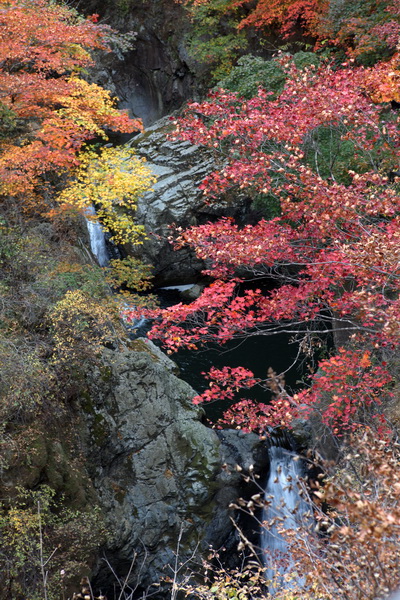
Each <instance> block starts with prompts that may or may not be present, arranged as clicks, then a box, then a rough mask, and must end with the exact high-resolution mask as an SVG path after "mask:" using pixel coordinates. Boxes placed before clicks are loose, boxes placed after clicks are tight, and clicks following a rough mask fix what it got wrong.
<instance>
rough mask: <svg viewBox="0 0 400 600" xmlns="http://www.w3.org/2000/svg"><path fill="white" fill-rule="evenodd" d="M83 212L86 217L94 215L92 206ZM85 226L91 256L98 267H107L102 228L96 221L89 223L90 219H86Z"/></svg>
mask: <svg viewBox="0 0 400 600" xmlns="http://www.w3.org/2000/svg"><path fill="white" fill-rule="evenodd" d="M85 212H86V214H87V215H94V214H96V211H95V209H94V206H90V207H89V208H87V209H86V211H85ZM86 226H87V230H88V234H89V240H90V249H91V251H92V254H93V255H94V256H95V257H96V259H97V262H98V263H99V265H100V267H106V266H107V265H108V261H109V256H108V251H107V245H106V238H105V235H104V231H103V228H102V226H101V225H100V223H98V222H97V221H91V220H90V219H86Z"/></svg>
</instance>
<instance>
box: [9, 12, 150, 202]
mask: <svg viewBox="0 0 400 600" xmlns="http://www.w3.org/2000/svg"><path fill="white" fill-rule="evenodd" d="M96 20H97V15H93V16H92V17H91V18H89V19H83V18H82V17H80V16H79V15H78V13H77V12H76V11H75V10H74V9H72V8H70V7H68V6H66V5H65V4H56V3H55V2H50V1H49V0H0V113H1V116H2V125H1V126H0V195H1V196H2V197H3V198H6V197H10V196H12V197H14V198H18V199H21V200H22V202H23V205H24V206H25V207H26V206H28V207H30V208H31V207H32V206H35V207H37V205H38V204H41V203H42V202H43V200H44V199H46V198H47V197H48V194H49V189H50V181H52V182H54V181H55V179H54V176H55V175H56V176H60V175H65V174H66V173H69V172H70V171H71V169H74V168H76V167H77V166H79V162H80V159H79V157H78V153H79V151H81V150H82V148H83V146H84V144H85V143H86V142H87V141H88V140H90V139H93V138H103V139H105V138H106V137H107V135H106V130H107V129H108V130H114V131H121V132H130V131H133V130H135V129H138V128H140V127H141V125H140V122H139V121H132V120H131V119H129V118H128V116H127V115H126V114H124V113H121V112H120V111H118V110H117V108H116V106H115V102H114V100H113V99H112V97H111V95H110V93H109V92H108V91H106V90H104V89H102V88H100V87H99V86H97V85H95V84H93V83H88V82H87V81H86V80H85V79H84V76H85V74H86V69H87V67H89V66H90V65H91V64H92V58H91V56H90V51H92V50H110V49H111V40H112V37H113V32H112V30H111V29H110V28H109V27H108V26H105V25H98V24H96V23H95V21H96ZM56 180H57V179H56Z"/></svg>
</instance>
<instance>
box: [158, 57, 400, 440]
mask: <svg viewBox="0 0 400 600" xmlns="http://www.w3.org/2000/svg"><path fill="white" fill-rule="evenodd" d="M282 61H283V62H282V64H283V65H284V66H285V68H286V69H287V74H288V78H287V81H286V85H285V88H284V90H283V91H282V92H281V94H280V95H279V96H278V97H277V98H276V99H275V100H271V99H270V95H269V94H268V92H265V91H264V90H262V89H260V91H259V93H258V95H257V96H256V97H254V98H252V99H251V100H247V101H245V100H243V99H241V98H239V97H238V96H237V95H235V94H234V93H228V92H225V91H223V90H222V91H217V92H215V93H212V94H211V96H210V97H209V99H208V100H207V101H205V102H203V103H202V104H198V103H195V104H192V105H190V106H189V108H188V110H187V113H186V115H185V116H184V117H183V118H182V119H180V120H178V122H177V128H178V129H177V135H178V136H180V137H182V138H184V139H187V140H190V141H192V142H194V143H199V144H205V145H208V146H210V147H211V148H213V149H214V151H215V153H216V157H217V159H219V161H220V168H219V169H218V171H215V172H214V173H213V174H211V175H210V176H209V177H208V178H207V179H206V180H205V181H204V182H203V184H202V188H203V190H204V193H205V194H206V196H207V197H208V198H209V199H210V201H212V198H213V197H216V196H218V195H220V194H221V193H223V192H225V191H226V190H231V192H236V193H246V194H248V195H250V196H251V197H253V198H257V197H259V196H260V195H261V196H264V197H266V198H268V199H269V200H271V199H272V201H274V202H275V204H276V207H277V209H278V210H279V216H275V217H274V218H272V219H270V220H266V219H261V220H260V222H259V223H257V224H256V225H246V226H244V227H243V226H238V225H237V224H235V223H234V222H233V221H232V220H231V219H222V220H220V221H218V222H216V223H208V224H205V225H201V226H197V227H192V228H190V229H188V230H186V231H179V230H178V235H177V238H176V242H175V243H176V244H177V246H178V247H181V246H184V245H188V246H191V247H192V248H193V249H194V250H195V252H196V254H197V256H198V257H199V258H201V259H203V260H205V261H206V265H207V268H206V271H205V273H206V274H207V275H208V276H211V277H213V278H214V279H215V281H214V283H212V284H211V285H210V286H209V287H208V288H206V290H205V291H204V293H203V294H202V296H201V297H200V298H199V299H198V300H196V301H195V302H193V303H191V304H189V305H182V304H179V305H177V306H175V307H173V308H171V309H169V310H167V311H165V312H164V313H163V314H162V320H161V322H158V323H157V324H156V325H155V327H154V329H153V333H152V335H153V336H154V337H157V338H161V339H163V340H164V343H165V344H166V346H167V348H168V349H169V350H170V351H174V350H176V349H178V348H181V347H186V348H196V347H198V345H199V344H201V343H202V342H204V341H210V340H215V341H217V342H218V344H224V343H225V342H227V341H228V340H231V339H233V338H243V337H246V336H254V335H269V334H273V333H275V332H277V331H284V330H286V329H287V328H288V326H289V324H290V326H291V327H292V328H293V327H295V328H297V331H298V336H299V339H300V340H301V341H300V345H301V346H302V347H303V349H304V348H312V344H313V332H316V331H319V332H323V331H326V332H328V331H330V330H331V329H332V326H333V328H334V329H335V330H336V331H337V333H338V337H337V339H338V340H339V335H340V333H343V334H344V337H343V336H342V339H347V340H349V339H350V340H351V343H352V347H351V348H349V349H343V350H340V351H339V354H338V355H337V356H336V357H332V358H330V359H329V360H328V361H327V362H325V363H321V365H320V369H319V370H318V371H317V372H316V373H314V374H313V375H312V377H311V383H313V385H312V387H311V390H313V391H310V390H308V389H305V390H303V391H301V392H299V393H298V394H295V395H289V394H287V393H285V392H283V391H282V393H280V394H278V396H277V398H276V400H275V401H273V402H272V404H271V405H269V406H268V407H267V408H266V407H262V409H260V406H259V405H255V406H253V408H254V411H255V413H254V414H257V415H258V417H257V418H258V419H259V418H260V410H261V412H263V413H264V417H265V418H264V420H263V421H262V423H263V425H265V424H267V423H269V424H271V425H288V424H290V422H291V421H292V419H293V418H294V417H298V416H301V415H303V416H304V415H306V414H309V411H310V409H312V408H313V407H314V408H315V407H317V406H319V405H321V406H322V407H323V408H322V413H323V419H324V421H325V422H326V423H327V424H330V425H332V426H333V427H334V428H335V429H337V430H338V431H339V430H340V429H341V428H342V429H343V428H345V429H346V428H353V427H354V426H356V423H357V422H360V419H361V420H362V418H363V417H362V416H361V415H362V414H363V413H365V411H366V412H367V413H368V411H369V410H371V411H372V412H374V410H375V409H376V407H377V400H378V398H379V396H380V395H381V396H382V394H381V392H382V390H384V389H386V388H387V386H388V384H389V382H390V375H389V374H388V373H387V371H386V370H385V365H383V366H382V364H380V360H381V359H382V356H386V357H390V355H391V352H392V350H393V349H394V348H395V347H396V346H397V344H398V337H399V330H398V320H399V297H398V291H399V290H398V275H399V273H398V253H399V245H398V240H399V235H400V231H399V217H398V207H399V196H398V188H397V184H396V181H395V180H393V179H392V178H389V177H388V174H389V173H390V172H391V171H392V170H393V169H395V168H396V165H397V160H398V143H399V139H398V131H397V119H396V114H395V113H393V112H391V111H390V110H389V107H388V105H387V104H385V103H383V104H382V103H381V102H380V100H381V99H382V98H379V97H377V96H376V92H375V88H374V82H375V81H376V79H375V75H378V74H379V73H380V72H381V70H382V71H385V72H386V73H387V74H388V76H387V77H388V78H387V79H386V81H385V83H384V84H383V86H384V87H385V94H386V97H385V99H386V98H387V97H388V96H389V95H390V94H395V93H397V86H396V85H394V83H393V80H391V79H390V76H389V73H388V71H389V72H390V69H391V68H392V65H388V64H385V65H377V66H376V67H374V68H371V69H365V68H362V67H358V68H350V67H343V68H342V69H339V70H337V69H336V70H335V69H333V68H331V67H330V66H329V65H323V66H321V67H319V68H317V67H314V68H313V67H310V68H309V69H306V70H300V69H297V68H296V67H295V66H294V65H293V64H291V62H290V61H288V59H287V58H286V57H284V58H283V59H282ZM326 134H327V135H328V138H329V139H330V140H336V142H337V141H339V144H343V145H347V150H348V154H347V155H346V157H345V159H344V158H343V157H341V156H340V152H338V151H337V149H336V142H335V144H334V145H333V146H332V147H331V151H330V152H326V148H325V149H324V151H323V148H322V145H321V140H324V139H326ZM340 147H341V146H340ZM394 179H395V178H394ZM246 278H251V279H252V280H253V282H254V280H255V279H257V280H259V281H260V284H261V285H262V283H263V282H265V281H266V280H269V281H271V279H272V280H275V281H276V287H275V288H274V289H273V290H272V291H268V292H265V287H264V288H262V287H260V288H256V287H255V286H254V285H252V287H251V289H244V290H243V289H242V290H240V289H239V288H238V287H237V285H238V284H239V283H240V282H241V281H243V280H245V279H246ZM317 323H318V324H317ZM337 346H340V342H338V344H337ZM385 360H386V359H385ZM253 380H254V377H253V375H252V373H245V374H244V375H243V374H242V373H241V372H239V371H238V370H232V371H229V372H227V371H224V370H222V371H221V370H216V369H214V370H213V372H212V373H211V382H210V389H209V390H208V391H206V393H205V394H204V395H203V396H202V397H201V398H200V399H199V400H201V399H203V400H210V399H215V398H217V397H218V398H221V397H224V395H226V394H227V393H228V395H229V394H231V393H232V391H233V390H235V389H236V388H240V387H241V386H242V387H251V386H250V384H249V381H250V382H252V383H254V381H253ZM257 383H258V382H257ZM385 393H387V392H384V393H383V396H382V397H385ZM245 402H246V404H245V406H244V411H242V413H243V414H244V415H247V416H249V415H250V414H251V413H250V408H251V407H250V406H249V403H248V402H247V401H245ZM245 418H246V417H245V416H243V415H242V421H241V423H242V424H243V419H245ZM249 418H250V417H249ZM377 418H378V420H379V418H380V417H377ZM259 422H261V421H259Z"/></svg>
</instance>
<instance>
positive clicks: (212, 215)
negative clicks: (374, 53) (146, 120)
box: [129, 117, 245, 285]
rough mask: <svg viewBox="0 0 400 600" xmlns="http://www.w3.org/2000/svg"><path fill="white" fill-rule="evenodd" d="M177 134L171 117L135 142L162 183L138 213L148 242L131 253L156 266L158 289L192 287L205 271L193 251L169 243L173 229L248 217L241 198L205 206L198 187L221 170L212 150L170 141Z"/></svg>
mask: <svg viewBox="0 0 400 600" xmlns="http://www.w3.org/2000/svg"><path fill="white" fill-rule="evenodd" d="M173 129H174V125H173V123H172V121H171V119H170V118H168V117H166V118H163V119H160V120H159V121H157V123H155V124H154V125H153V126H151V127H149V128H148V129H147V130H146V131H145V133H144V134H141V135H139V136H137V137H135V138H134V139H133V140H132V141H131V142H130V145H132V147H134V148H135V150H136V152H137V153H138V154H139V155H140V156H142V157H144V158H145V159H146V161H147V163H148V165H149V167H150V168H151V170H152V171H153V173H154V175H156V176H157V183H156V184H155V185H154V186H153V191H151V192H148V193H146V194H145V195H144V196H143V198H142V199H141V200H140V201H139V203H138V209H137V213H136V220H137V222H138V223H140V224H142V225H144V227H145V229H146V232H147V235H148V238H149V239H148V240H147V241H145V242H144V244H143V245H140V246H137V247H136V248H133V249H130V250H129V253H130V254H134V255H135V256H138V257H140V258H142V259H144V260H145V261H147V262H150V263H151V264H153V265H154V268H155V276H156V281H157V285H166V284H170V283H175V282H179V283H184V282H186V281H189V282H191V281H193V279H194V278H195V277H196V276H198V273H199V271H200V270H201V268H203V266H204V265H203V263H201V262H200V261H199V260H197V259H196V258H195V257H194V256H193V254H191V253H190V252H189V251H188V250H186V249H183V250H179V251H176V250H173V248H172V245H171V243H170V242H169V241H168V238H169V237H170V236H171V229H170V226H171V224H172V223H175V224H176V225H178V226H180V227H188V226H190V225H198V224H202V223H206V222H208V221H210V220H215V219H217V218H219V217H221V216H238V215H240V214H242V213H243V212H244V211H245V200H244V199H238V198H236V199H235V203H234V204H233V203H232V204H228V203H227V202H225V201H220V202H217V201H214V202H213V203H212V204H207V203H206V202H205V198H204V195H203V192H202V191H201V190H200V189H199V186H200V184H201V182H202V181H203V179H204V178H205V177H206V176H207V175H209V174H210V173H211V172H212V171H213V170H215V169H216V168H217V166H216V164H215V162H214V160H213V158H212V156H211V153H210V151H209V150H207V149H205V148H199V147H198V146H194V145H193V144H191V143H190V142H186V141H182V140H170V139H168V134H169V133H171V132H172V131H173Z"/></svg>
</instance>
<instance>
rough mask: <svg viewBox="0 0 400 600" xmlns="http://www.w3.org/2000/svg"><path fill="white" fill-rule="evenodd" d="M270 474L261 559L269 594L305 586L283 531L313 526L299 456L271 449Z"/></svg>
mask: <svg viewBox="0 0 400 600" xmlns="http://www.w3.org/2000/svg"><path fill="white" fill-rule="evenodd" d="M269 457H270V472H269V476H268V480H267V482H266V485H265V491H264V500H265V507H264V509H263V514H262V520H263V523H264V526H263V527H262V530H261V540H260V545H261V550H262V560H263V563H264V565H265V567H266V571H265V577H266V579H267V580H268V581H269V582H270V584H269V591H270V593H273V591H274V589H279V588H291V587H294V585H297V586H298V585H302V583H303V582H302V578H301V576H299V575H298V574H297V573H294V572H293V571H294V569H293V567H294V565H293V561H292V560H291V557H290V551H289V544H288V541H287V540H286V539H285V535H284V533H281V532H284V531H289V530H292V531H295V532H296V531H300V530H301V531H302V532H304V531H305V530H306V529H307V528H308V527H310V524H311V518H310V507H309V505H308V503H307V502H306V501H305V500H304V499H303V498H302V496H301V495H300V487H299V481H300V478H301V476H302V475H303V470H304V469H303V464H302V460H301V459H300V457H299V455H297V454H296V453H295V452H293V451H291V450H287V449H285V448H283V447H281V446H271V447H270V449H269Z"/></svg>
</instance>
